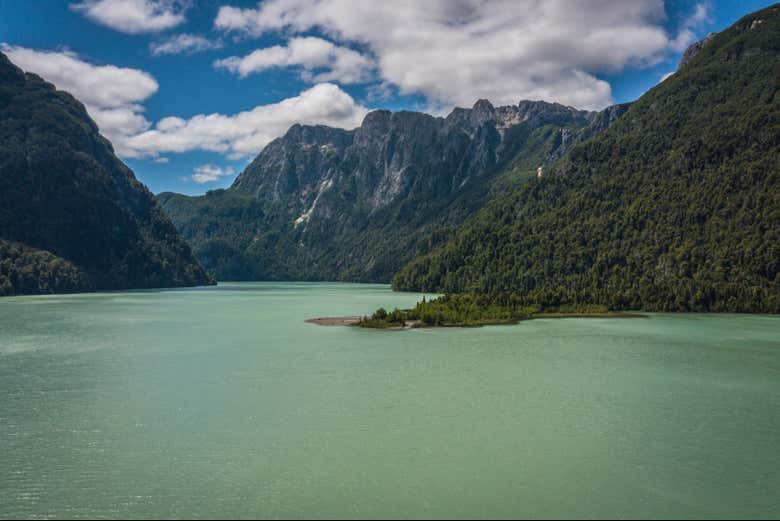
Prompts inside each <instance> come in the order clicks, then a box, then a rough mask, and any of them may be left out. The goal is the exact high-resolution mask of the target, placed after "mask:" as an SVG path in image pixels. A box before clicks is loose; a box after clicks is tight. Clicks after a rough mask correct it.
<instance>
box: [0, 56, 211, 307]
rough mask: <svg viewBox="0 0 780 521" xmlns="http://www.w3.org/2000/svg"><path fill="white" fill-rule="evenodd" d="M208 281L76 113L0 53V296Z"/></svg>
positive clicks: (65, 98) (148, 197) (62, 95)
mask: <svg viewBox="0 0 780 521" xmlns="http://www.w3.org/2000/svg"><path fill="white" fill-rule="evenodd" d="M209 282H210V279H209V277H208V276H207V275H206V274H205V272H204V271H203V269H202V268H201V267H200V265H199V264H198V263H197V261H196V260H195V259H194V258H193V256H192V252H191V250H190V248H189V246H188V245H187V243H186V242H184V240H183V239H182V238H181V236H180V235H179V233H178V232H177V231H176V229H175V227H174V226H173V224H171V222H170V220H169V219H168V218H167V217H166V216H165V215H164V213H163V212H162V209H161V208H160V206H159V204H158V203H157V202H156V200H155V198H154V196H153V195H152V194H151V193H150V192H149V191H148V190H147V189H146V188H145V187H144V186H143V185H142V184H141V183H139V182H138V181H137V180H136V179H135V177H134V176H133V173H132V172H131V171H130V170H129V169H128V168H127V167H126V166H125V165H124V164H123V163H122V162H121V161H120V160H119V159H118V158H117V157H116V156H115V155H114V151H113V149H112V147H111V144H110V143H109V142H108V141H107V140H106V139H104V138H103V137H102V136H100V134H99V133H98V129H97V126H96V125H95V123H94V122H93V121H92V120H91V119H90V118H89V116H88V115H87V112H86V111H85V109H84V106H83V105H82V104H81V103H79V102H78V101H77V100H76V99H74V98H73V97H72V96H71V95H70V94H68V93H66V92H62V91H58V90H56V89H55V88H54V86H53V85H51V84H49V83H46V82H45V81H44V80H42V79H41V78H39V77H38V76H35V75H34V74H25V73H24V72H22V70H21V69H19V68H18V67H16V66H14V65H13V64H12V63H11V62H10V61H9V60H8V58H7V57H6V56H5V55H3V54H2V53H0V295H14V294H30V293H51V292H75V291H89V290H108V289H129V288H154V287H167V286H192V285H199V284H207V283H209Z"/></svg>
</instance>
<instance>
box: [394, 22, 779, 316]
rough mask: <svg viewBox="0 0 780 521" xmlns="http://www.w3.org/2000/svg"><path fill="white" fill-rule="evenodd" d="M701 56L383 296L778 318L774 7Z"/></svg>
mask: <svg viewBox="0 0 780 521" xmlns="http://www.w3.org/2000/svg"><path fill="white" fill-rule="evenodd" d="M700 47H701V49H700V51H699V52H698V54H696V55H695V56H693V57H692V58H691V59H690V60H689V61H688V62H687V63H685V64H683V65H682V66H681V67H680V69H679V70H678V71H677V72H676V73H675V74H673V75H672V76H671V77H669V78H668V79H666V80H665V81H663V83H661V84H660V85H658V86H657V87H655V88H653V89H652V90H650V91H649V92H648V93H647V94H645V95H644V96H642V98H641V99H640V100H638V101H637V102H635V103H634V104H633V105H632V106H631V108H630V109H629V111H628V112H627V113H626V114H625V115H624V116H623V117H621V118H620V119H619V120H618V121H617V122H616V123H615V124H613V125H612V126H611V127H609V128H608V129H607V130H606V131H605V132H604V133H602V134H601V135H599V136H598V137H596V138H594V139H592V140H590V141H589V142H587V143H584V144H581V145H579V146H576V147H574V148H573V149H572V150H571V151H570V153H569V154H568V155H567V156H566V157H565V158H563V160H561V161H560V162H558V163H557V164H556V165H555V166H554V168H552V169H550V175H548V176H545V177H544V178H543V179H540V180H538V181H537V182H532V183H526V184H524V185H523V186H521V187H520V188H518V189H517V190H514V191H512V192H511V193H509V194H507V195H504V196H501V197H499V198H497V199H496V200H494V201H493V202H492V203H491V204H489V205H488V206H487V207H486V208H484V209H483V210H482V211H480V212H479V213H478V214H477V215H476V216H474V217H473V218H472V219H470V220H469V221H468V222H467V223H466V224H465V225H464V227H463V228H462V229H461V230H460V231H459V233H458V234H457V236H455V237H454V238H453V239H452V240H450V241H449V242H448V243H447V244H445V245H443V246H441V247H439V248H437V249H436V250H435V251H434V252H433V253H431V254H429V255H426V256H424V257H422V258H418V259H416V260H415V261H413V262H412V263H410V264H409V265H408V266H406V267H405V268H404V269H403V270H401V271H400V273H398V274H397V275H396V276H395V278H394V280H393V285H394V288H395V289H397V290H423V291H438V292H455V293H459V292H480V293H495V292H516V293H518V294H521V295H523V296H524V298H528V299H530V300H531V301H533V300H534V299H535V298H537V297H538V298H539V299H544V298H549V297H550V296H554V297H555V298H556V299H558V300H560V301H561V302H568V303H583V304H598V305H604V306H607V307H609V308H611V309H643V310H665V311H708V310H709V311H735V312H772V313H780V274H779V270H780V7H778V6H773V7H769V8H767V9H764V10H762V11H759V12H756V13H754V14H751V15H749V16H747V17H745V18H743V19H741V20H739V21H738V22H737V23H736V24H734V25H733V26H732V27H731V28H729V29H727V30H725V31H723V32H722V33H720V34H718V35H716V36H714V37H713V38H711V39H709V40H708V41H707V42H706V44H704V45H702V46H700Z"/></svg>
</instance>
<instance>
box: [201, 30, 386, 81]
mask: <svg viewBox="0 0 780 521" xmlns="http://www.w3.org/2000/svg"><path fill="white" fill-rule="evenodd" d="M214 66H215V67H217V68H223V69H227V70H229V71H230V72H232V73H234V74H238V75H239V76H240V77H242V78H244V77H246V76H248V75H250V74H252V73H255V72H261V71H264V70H267V69H270V68H274V67H301V69H302V77H303V79H304V80H306V81H309V82H313V83H316V82H324V81H338V82H339V83H344V84H349V83H365V82H368V81H370V80H371V76H372V69H373V67H374V65H373V63H372V62H371V60H370V59H368V58H366V57H365V56H363V55H362V54H360V53H359V52H357V51H355V50H352V49H349V48H347V47H340V46H338V45H334V44H333V43H331V42H329V41H327V40H323V39H322V38H317V37H314V36H308V37H299V38H293V39H291V40H290V41H289V42H287V45H286V46H282V45H274V46H273V47H266V48H264V49H257V50H256V51H254V52H252V53H250V54H248V55H246V56H243V57H238V56H232V57H230V58H225V59H222V60H217V61H216V62H214Z"/></svg>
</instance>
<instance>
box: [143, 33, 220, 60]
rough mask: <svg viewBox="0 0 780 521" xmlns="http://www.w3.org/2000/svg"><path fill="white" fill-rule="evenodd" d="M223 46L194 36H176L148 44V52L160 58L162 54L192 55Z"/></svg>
mask: <svg viewBox="0 0 780 521" xmlns="http://www.w3.org/2000/svg"><path fill="white" fill-rule="evenodd" d="M223 46H224V44H223V43H222V41H221V40H209V39H208V38H205V37H203V36H198V35H196V34H177V35H174V36H171V37H170V38H167V39H165V40H162V41H159V42H152V43H150V44H149V50H150V51H151V53H152V55H153V56H161V55H163V54H193V53H196V52H203V51H210V50H213V49H221V48H222V47H223Z"/></svg>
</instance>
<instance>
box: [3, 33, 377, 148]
mask: <svg viewBox="0 0 780 521" xmlns="http://www.w3.org/2000/svg"><path fill="white" fill-rule="evenodd" d="M0 48H2V50H3V52H4V53H6V54H7V55H8V57H9V59H10V60H11V61H12V62H14V63H15V64H16V65H18V66H19V67H21V68H22V69H25V70H27V71H29V72H34V73H36V74H38V75H40V76H42V77H43V78H44V79H46V80H47V81H49V82H51V83H54V84H55V85H56V86H57V88H59V89H61V90H66V91H68V92H70V93H71V94H73V95H74V96H75V97H76V98H77V99H79V100H80V101H81V102H82V103H84V105H85V106H86V108H87V111H88V112H89V114H90V116H91V117H92V118H93V119H94V120H95V122H96V123H97V125H98V127H99V128H100V131H101V133H102V134H103V135H105V136H106V137H107V138H108V139H109V140H111V142H112V143H113V145H114V148H115V150H116V152H117V154H119V155H120V156H122V157H124V158H144V157H145V158H152V159H157V161H158V162H167V159H164V158H160V154H163V153H167V152H172V153H177V152H189V151H193V150H206V151H211V152H219V153H223V154H225V155H227V156H228V157H230V158H240V157H245V156H248V155H254V154H257V153H259V152H260V151H261V150H262V149H263V147H264V146H265V145H266V144H267V143H268V142H269V141H271V140H272V139H274V138H276V137H279V136H281V135H282V134H284V133H285V132H286V131H287V130H288V129H289V128H290V127H291V126H292V125H294V124H296V123H302V124H312V125H314V124H322V125H330V126H334V127H341V128H354V127H356V126H358V125H360V122H361V121H362V120H363V117H364V116H365V115H366V113H367V112H368V109H367V108H366V107H364V106H362V105H360V104H358V103H356V102H355V100H354V99H353V98H352V97H351V96H350V95H349V94H347V93H346V92H344V91H343V90H341V89H340V88H339V87H338V86H336V85H334V84H332V83H320V84H317V85H315V86H313V87H311V88H310V89H308V90H305V91H303V92H301V93H300V94H299V95H298V96H293V97H290V98H287V99H284V100H282V101H280V102H278V103H271V104H267V105H260V106H257V107H255V108H253V109H252V110H248V111H245V112H239V113H237V114H232V115H225V114H200V115H196V116H193V117H191V118H189V119H182V118H179V117H166V118H163V119H161V120H160V121H159V122H158V123H157V124H156V125H154V126H153V125H152V124H151V123H150V122H149V121H148V120H147V119H146V118H145V117H144V115H143V112H144V106H143V104H142V102H143V101H145V100H146V99H147V98H149V97H150V96H151V95H153V94H154V93H155V92H157V90H158V84H157V81H155V79H154V78H153V77H152V76H151V75H150V74H148V73H146V72H144V71H140V70H137V69H129V68H121V67H115V66H113V65H94V64H91V63H88V62H86V61H84V60H82V59H81V58H80V57H79V56H78V55H76V54H75V53H72V52H70V51H57V52H47V51H37V50H33V49H27V48H24V47H15V46H10V45H7V44H2V46H0Z"/></svg>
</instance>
